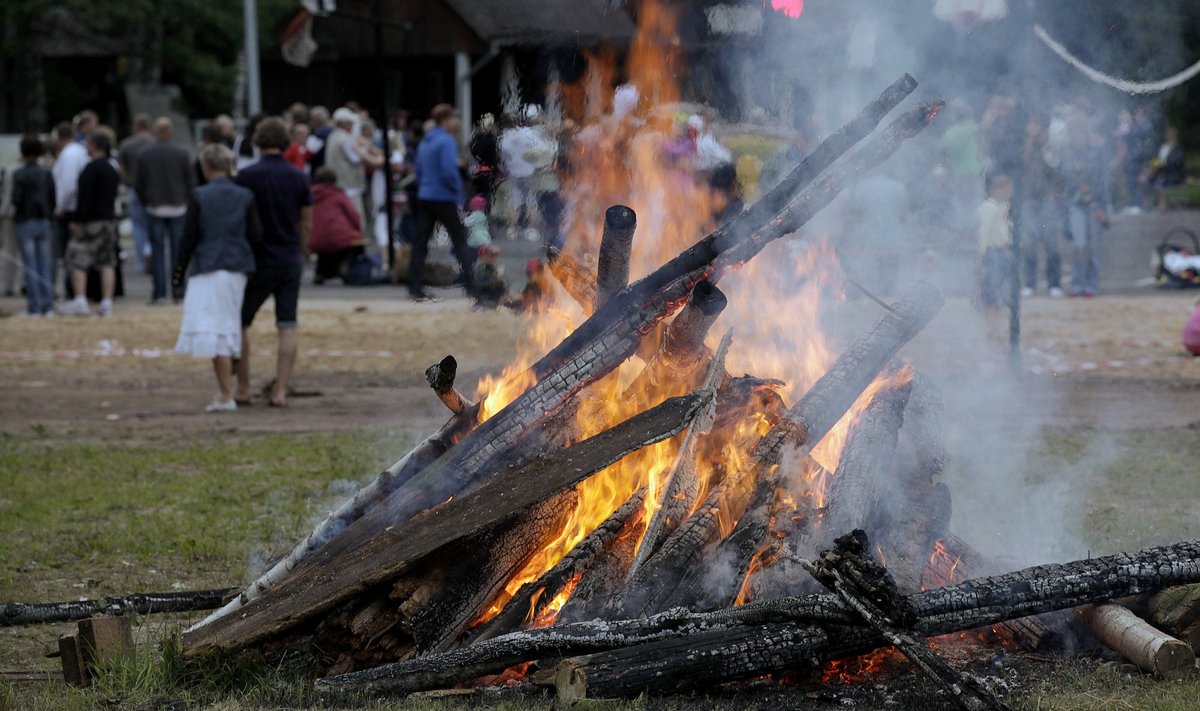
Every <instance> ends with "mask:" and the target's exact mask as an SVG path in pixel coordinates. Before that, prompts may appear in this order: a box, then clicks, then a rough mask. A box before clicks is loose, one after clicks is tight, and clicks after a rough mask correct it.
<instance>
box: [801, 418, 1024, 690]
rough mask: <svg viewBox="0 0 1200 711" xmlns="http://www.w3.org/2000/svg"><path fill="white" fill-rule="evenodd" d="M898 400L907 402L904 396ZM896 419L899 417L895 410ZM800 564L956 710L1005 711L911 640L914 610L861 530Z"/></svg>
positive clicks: (975, 682) (975, 681)
mask: <svg viewBox="0 0 1200 711" xmlns="http://www.w3.org/2000/svg"><path fill="white" fill-rule="evenodd" d="M903 399H904V400H907V394H905V395H904V398H903ZM902 407H903V406H901V408H902ZM881 409H883V410H884V414H885V415H886V414H887V411H888V410H891V409H894V408H888V407H887V406H886V405H885V406H884V408H881ZM896 415H897V416H898V415H899V412H898V411H897V412H896ZM851 437H853V435H851ZM847 446H849V443H847ZM801 565H803V566H804V569H805V570H807V571H808V572H809V573H810V574H811V575H812V576H813V577H814V578H816V579H817V580H818V581H819V582H820V583H821V584H822V585H824V586H825V587H827V588H829V589H830V590H832V591H833V592H835V593H837V594H838V596H839V597H841V598H842V600H844V601H845V602H846V604H847V605H849V606H850V607H852V608H853V609H854V611H855V612H857V613H858V614H859V615H860V616H861V617H862V619H863V620H864V621H866V622H867V624H869V625H870V626H871V627H873V628H875V629H876V630H877V631H879V632H880V633H881V634H882V635H883V637H884V638H885V639H887V641H889V642H891V643H892V644H893V645H894V646H895V647H896V648H897V649H899V650H900V652H901V653H902V654H903V655H904V656H905V657H908V659H909V661H911V662H912V663H913V664H915V665H916V666H917V668H919V669H920V670H921V671H922V672H923V673H924V674H925V675H926V676H928V677H929V678H930V679H932V680H933V681H934V682H935V683H936V684H937V685H938V686H940V687H942V689H944V690H945V691H947V692H948V693H949V694H950V695H951V696H952V697H953V698H954V700H955V701H956V702H958V704H959V705H960V706H962V707H963V708H965V709H968V711H974V710H975V709H996V710H1000V709H1006V708H1008V707H1007V706H1006V705H1005V704H1004V703H1003V702H1001V701H1000V700H999V699H997V698H996V697H995V695H994V694H993V693H992V692H991V690H990V689H988V688H987V687H985V686H984V685H983V684H982V683H980V682H979V680H978V679H975V678H974V677H971V676H970V675H967V674H962V673H960V672H958V671H956V670H955V669H954V668H953V667H951V666H950V665H949V664H948V663H946V661H945V660H943V659H942V658H941V657H939V656H937V654H935V653H934V651H933V650H932V649H930V648H929V647H928V646H927V645H926V644H925V642H924V641H918V639H917V638H915V637H914V636H913V634H912V629H913V627H915V625H916V617H917V616H916V610H915V609H914V608H913V606H912V603H911V602H910V601H909V600H908V599H907V598H906V597H904V596H902V595H900V593H899V591H898V590H897V589H896V583H895V581H894V580H893V579H892V576H891V574H890V573H888V571H887V569H885V568H884V567H883V566H882V565H880V564H879V563H877V562H876V561H875V560H874V559H872V558H871V557H870V554H868V553H867V535H866V533H864V532H863V530H862V529H855V530H854V531H853V532H851V533H849V534H847V535H845V536H841V537H840V538H838V539H837V540H835V541H834V547H833V548H832V549H830V550H826V551H824V552H823V553H821V555H820V557H819V558H818V559H817V560H816V561H815V562H813V563H810V562H808V561H801Z"/></svg>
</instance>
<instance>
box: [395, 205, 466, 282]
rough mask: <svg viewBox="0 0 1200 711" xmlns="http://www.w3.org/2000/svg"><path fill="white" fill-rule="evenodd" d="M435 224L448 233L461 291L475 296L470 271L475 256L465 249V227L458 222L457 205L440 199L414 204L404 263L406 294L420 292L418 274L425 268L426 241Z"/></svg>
mask: <svg viewBox="0 0 1200 711" xmlns="http://www.w3.org/2000/svg"><path fill="white" fill-rule="evenodd" d="M439 222H440V223H441V224H442V226H443V227H445V228H446V232H447V233H449V235H450V244H451V245H452V247H451V249H452V250H453V252H454V256H455V258H456V259H458V264H459V266H461V267H462V277H463V288H464V289H466V291H467V294H468V295H472V294H474V293H475V283H474V279H473V278H472V273H471V268H472V266H473V265H474V263H475V254H474V251H473V250H472V249H471V248H470V247H468V246H467V228H466V227H465V226H464V225H463V223H462V220H460V219H458V205H456V204H455V203H453V202H449V201H447V202H442V201H440V200H439V201H435V200H418V201H417V235H416V239H415V240H413V246H412V260H411V261H410V262H409V264H408V293H410V294H413V295H418V294H420V293H422V286H421V272H422V271H423V270H424V268H425V258H426V257H428V256H429V238H430V237H432V236H433V226H434V224H435V223H439Z"/></svg>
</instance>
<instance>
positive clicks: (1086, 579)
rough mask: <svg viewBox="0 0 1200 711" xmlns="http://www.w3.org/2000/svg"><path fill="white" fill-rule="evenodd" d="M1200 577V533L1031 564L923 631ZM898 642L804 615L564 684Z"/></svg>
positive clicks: (664, 690)
mask: <svg viewBox="0 0 1200 711" xmlns="http://www.w3.org/2000/svg"><path fill="white" fill-rule="evenodd" d="M1196 579H1200V541H1189V542H1185V543H1179V544H1175V545H1173V546H1162V547H1159V548H1152V549H1146V550H1144V551H1141V552H1139V553H1136V554H1120V555H1115V556H1106V557H1104V558H1096V559H1092V560H1085V561H1077V562H1075V563H1067V564H1064V565H1061V566H1053V565H1045V566H1038V567H1035V568H1028V569H1026V570H1023V571H1018V572H1017V573H1010V574H1008V575H1004V576H998V577H996V578H985V579H980V580H976V581H969V582H968V583H965V584H963V585H960V586H955V587H953V588H945V589H942V590H940V591H930V593H925V594H922V595H919V596H915V597H914V598H913V602H914V604H915V603H917V602H918V601H919V600H921V599H922V598H925V596H926V595H932V594H939V597H941V598H942V600H941V602H942V606H943V609H944V611H943V612H941V613H939V614H936V615H929V616H926V615H923V614H922V612H923V611H922V609H921V606H919V605H917V611H918V614H919V615H922V616H921V621H920V623H919V624H918V626H917V630H918V633H919V634H921V635H923V636H936V635H941V634H948V633H950V632H956V631H960V630H963V629H974V628H976V627H982V626H986V625H991V624H995V623H997V622H1001V621H1003V620H1006V619H1010V618H1012V617H1017V616H1026V615H1029V614H1037V613H1042V612H1048V611H1051V610H1061V609H1066V608H1070V607H1075V606H1078V605H1080V604H1083V601H1086V600H1091V601H1093V602H1096V601H1103V600H1109V599H1112V598H1114V597H1121V596H1123V595H1126V594H1128V593H1129V592H1130V591H1145V590H1146V589H1148V588H1161V587H1165V586H1167V585H1174V584H1179V583H1182V582H1185V581H1186V582H1191V581H1193V580H1196ZM887 644H889V642H888V641H887V640H886V639H885V638H884V637H882V636H880V635H879V634H878V633H877V632H874V631H869V630H863V629H846V628H826V627H820V626H806V625H801V624H796V623H783V624H767V625H759V626H752V627H737V628H732V629H722V630H715V631H706V632H701V633H699V634H696V635H693V636H688V637H679V638H673V639H665V640H661V641H657V642H650V643H646V644H640V645H637V646H633V647H626V648H622V649H616V650H612V651H607V652H600V653H596V654H592V655H589V656H585V657H576V658H573V659H568V660H565V661H564V662H562V664H561V665H560V667H559V671H558V677H557V683H556V686H557V688H558V691H559V693H560V694H562V695H563V700H564V701H567V700H570V699H573V698H583V697H585V696H586V697H587V698H613V697H632V696H637V695H639V694H643V693H654V694H671V693H684V692H688V691H693V690H696V689H699V688H711V687H712V686H714V685H716V684H721V683H725V682H730V681H739V680H743V679H749V678H754V677H758V676H762V675H764V674H772V673H776V672H780V671H784V670H790V669H794V668H796V667H799V666H804V665H808V664H813V663H814V662H815V663H821V662H824V661H828V660H830V659H836V658H839V657H842V656H848V655H850V654H861V653H864V652H868V651H870V650H872V649H875V648H877V647H880V646H886V645H887Z"/></svg>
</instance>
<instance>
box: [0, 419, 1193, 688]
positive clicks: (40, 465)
mask: <svg viewBox="0 0 1200 711" xmlns="http://www.w3.org/2000/svg"><path fill="white" fill-rule="evenodd" d="M382 438H383V435H382V434H381V433H365V434H364V433H355V434H333V435H311V434H305V435H295V434H279V435H262V436H251V435H228V436H221V437H218V438H216V439H213V440H209V439H199V438H195V439H190V440H189V439H183V440H178V439H174V438H170V437H166V436H163V437H159V438H150V439H141V440H138V441H131V442H122V441H116V440H114V441H108V442H97V441H86V440H85V441H78V440H75V439H73V437H72V436H71V435H70V434H64V433H56V432H53V431H48V430H45V429H43V430H42V431H41V432H34V433H33V436H28V437H21V438H18V437H14V436H11V435H10V436H7V437H4V438H3V439H0V449H3V450H4V452H5V456H4V457H2V458H0V537H2V539H3V540H4V541H5V545H4V546H0V600H11V599H17V600H30V601H40V600H52V599H70V598H73V597H78V596H80V595H89V596H98V595H104V594H114V593H120V592H135V591H149V590H170V589H172V588H182V589H194V588H201V587H210V586H211V587H217V586H223V585H228V584H231V583H238V582H241V581H243V580H245V579H246V577H247V574H248V572H249V571H250V569H251V568H253V567H254V566H255V565H256V564H260V563H261V562H262V561H263V560H264V559H265V557H266V555H267V554H268V553H269V552H279V551H281V550H282V549H283V548H284V547H286V546H289V545H290V544H291V543H293V542H294V540H295V539H296V538H297V537H298V536H299V535H301V533H302V532H304V531H306V530H307V529H308V528H309V526H311V524H312V522H313V521H314V520H315V518H316V517H317V516H318V515H319V514H320V512H321V511H322V510H325V509H326V508H327V506H328V504H330V503H332V502H334V501H336V500H340V499H341V498H342V497H344V496H345V495H346V493H347V492H346V488H345V487H344V486H342V487H338V486H336V485H335V483H336V482H345V481H346V480H352V481H361V480H363V479H364V478H365V476H366V475H367V474H368V473H369V472H372V471H377V470H378V469H379V468H380V467H381V466H382V465H385V464H386V463H388V462H390V459H389V457H390V456H391V455H392V454H394V453H395V450H398V449H401V448H402V447H403V445H404V443H403V442H395V441H390V442H388V443H387V444H381V440H382ZM381 450H388V451H387V454H386V455H385V454H383V453H381ZM1197 461H1200V438H1198V437H1195V436H1193V434H1192V433H1191V432H1190V431H1166V432H1162V431H1132V432H1104V431H1096V430H1075V429H1060V430H1050V431H1048V432H1047V433H1045V434H1044V436H1043V439H1042V442H1041V444H1040V446H1039V447H1038V448H1037V449H1036V452H1035V454H1034V457H1033V460H1032V461H1031V463H1030V465H1029V470H1030V474H1029V478H1030V479H1031V480H1033V479H1036V477H1043V476H1047V474H1045V473H1044V472H1068V473H1070V476H1078V477H1079V485H1078V492H1079V495H1080V496H1081V497H1082V498H1083V500H1085V501H1086V504H1085V514H1084V515H1083V516H1082V517H1081V519H1080V520H1079V522H1078V529H1079V530H1078V533H1079V535H1080V536H1081V537H1082V538H1083V539H1084V540H1086V541H1087V542H1088V543H1089V545H1094V546H1095V547H1096V552H1098V553H1100V552H1107V551H1109V550H1112V549H1115V548H1119V549H1125V550H1128V549H1132V548H1137V547H1141V546H1145V545H1151V544H1154V543H1162V542H1164V541H1166V540H1174V539H1178V538H1184V537H1195V536H1200V512H1197V511H1196V510H1194V507H1193V506H1191V502H1193V501H1194V500H1195V499H1194V496H1193V495H1192V492H1193V489H1194V471H1195V462H1197ZM256 550H257V551H259V553H257V554H256V553H254V551H256ZM189 621H190V619H189V618H184V617H179V618H169V617H167V618H164V617H152V618H145V619H142V620H138V621H136V623H135V641H136V647H137V653H136V654H135V655H134V656H133V657H132V658H131V659H128V660H126V661H124V662H122V663H120V664H116V665H113V666H111V667H108V668H106V669H104V670H102V671H101V674H100V676H99V678H98V679H97V683H96V684H95V685H94V686H93V687H92V688H89V689H85V690H79V689H73V688H68V687H65V686H63V685H62V684H59V683H46V684H9V683H7V682H2V681H0V711H10V710H11V711H17V710H18V709H19V710H21V711H25V710H30V711H41V710H43V709H44V710H46V711H49V710H50V709H55V710H57V709H67V710H69V711H71V710H75V709H81V710H82V709H94V708H122V709H125V708H128V709H135V710H136V709H147V710H149V709H159V708H172V709H174V708H180V709H182V708H195V707H204V708H211V709H219V710H222V711H224V710H228V711H235V710H242V709H258V708H281V707H282V708H296V709H309V708H312V709H316V708H325V707H326V703H327V701H326V700H323V699H321V698H319V697H317V696H315V694H314V693H313V692H312V690H311V688H312V687H311V684H310V683H309V681H308V678H307V676H306V675H305V674H304V673H301V672H299V671H298V670H296V669H289V668H286V667H271V666H268V665H265V664H263V663H262V662H261V660H258V659H257V658H254V657H234V658H232V659H227V660H222V661H218V662H209V663H208V664H206V665H204V666H197V665H187V666H184V665H182V664H181V663H180V662H179V657H178V646H177V645H178V641H177V634H178V632H179V630H180V629H182V628H183V627H184V626H186V625H187V624H188V623H189ZM60 627H61V626H60ZM62 629H65V627H62ZM59 631H60V628H59V627H53V626H50V627H36V628H23V629H19V630H4V631H3V636H0V668H4V669H34V668H39V669H52V668H54V664H55V663H56V662H55V661H53V660H45V659H42V658H41V657H42V653H43V652H44V651H45V650H46V649H47V648H49V647H51V646H52V645H53V643H54V638H55V636H56V634H57V633H58V632H59ZM1027 689H1029V691H1028V693H1027V695H1025V696H1024V697H1022V698H1018V699H1013V703H1014V705H1015V706H1017V707H1019V708H1026V709H1039V710H1040V709H1056V710H1057V709H1061V710H1063V711H1067V710H1073V709H1107V708H1113V709H1163V710H1164V711H1172V710H1173V709H1190V708H1195V703H1196V702H1195V699H1197V698H1200V681H1196V680H1190V681H1185V682H1163V681H1157V680H1150V679H1147V678H1144V677H1140V676H1135V677H1129V676H1124V675H1121V674H1119V673H1117V672H1115V671H1112V670H1109V669H1106V668H1101V667H1096V666H1095V665H1092V664H1063V665H1061V667H1060V668H1059V669H1057V670H1056V671H1054V672H1053V673H1051V674H1049V675H1048V676H1047V677H1046V678H1045V679H1042V680H1040V681H1036V682H1030V684H1029V686H1028V687H1027ZM798 701H799V702H801V703H802V702H803V699H799V700H798ZM340 703H343V704H344V705H346V706H348V707H351V708H363V709H369V710H375V709H380V710H381V709H397V710H400V711H454V710H455V709H466V708H478V707H479V706H481V705H482V706H485V707H487V708H489V709H498V710H503V711H529V710H532V709H552V708H555V705H554V702H553V700H552V699H550V698H539V697H536V696H525V697H518V698H515V699H514V698H512V696H511V695H500V696H498V697H496V698H492V697H490V696H488V697H483V698H481V697H477V696H473V697H465V698H464V699H457V700H456V699H445V700H434V699H414V700H407V701H395V700H392V701H386V700H383V701H381V700H373V699H349V700H346V701H344V702H340ZM714 704H716V705H714ZM718 705H719V706H722V707H726V708H729V709H734V708H741V707H742V705H741V704H740V703H739V702H738V701H736V700H734V701H727V700H721V701H717V702H714V701H711V700H704V699H689V698H677V699H661V700H660V699H651V700H647V699H639V700H634V701H629V702H614V703H595V704H586V705H583V706H579V707H577V708H580V709H605V710H606V711H642V710H652V711H670V710H671V709H695V708H717V707H718Z"/></svg>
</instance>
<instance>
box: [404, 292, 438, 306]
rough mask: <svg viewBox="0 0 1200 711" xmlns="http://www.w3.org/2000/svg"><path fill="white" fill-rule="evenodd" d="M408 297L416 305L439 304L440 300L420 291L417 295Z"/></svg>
mask: <svg viewBox="0 0 1200 711" xmlns="http://www.w3.org/2000/svg"><path fill="white" fill-rule="evenodd" d="M410 296H411V297H412V300H413V301H415V302H417V303H418V304H436V303H440V302H441V298H439V297H437V296H434V295H433V294H430V293H429V292H426V291H422V292H420V293H418V294H410Z"/></svg>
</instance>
